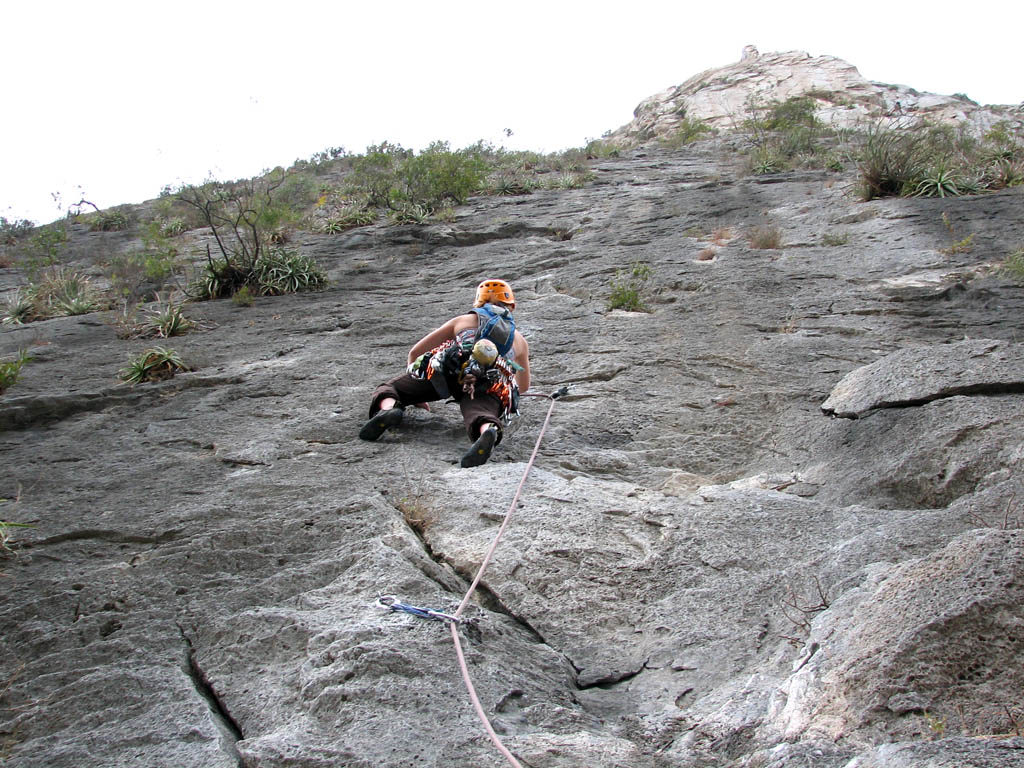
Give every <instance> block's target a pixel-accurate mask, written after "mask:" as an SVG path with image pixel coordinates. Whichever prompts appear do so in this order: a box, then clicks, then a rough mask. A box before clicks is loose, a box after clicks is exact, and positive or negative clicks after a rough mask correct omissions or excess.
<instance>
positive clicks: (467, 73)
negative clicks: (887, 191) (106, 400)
mask: <svg viewBox="0 0 1024 768" xmlns="http://www.w3.org/2000/svg"><path fill="white" fill-rule="evenodd" d="M694 6H695V7H694ZM975 9H976V10H975ZM1022 20H1024V6H1021V4H1020V2H1019V1H1018V2H987V3H979V4H978V5H977V6H968V5H965V4H963V3H960V4H957V5H955V6H951V5H950V6H947V5H944V4H940V3H936V2H928V3H925V2H900V0H888V1H887V2H876V1H875V0H862V1H861V2H858V3H835V4H831V3H826V2H823V1H822V0H816V1H815V2H770V0H761V2H745V1H743V2H740V1H737V0H732V1H731V2H723V1H722V0H718V2H714V1H713V2H707V3H694V4H692V5H691V4H690V3H682V2H673V0H633V1H632V2H618V3H605V2H601V0H590V1H589V2H576V0H571V1H567V2H559V0H548V1H547V2H535V1H534V0H522V1H521V2H488V1H487V0H477V1H476V2H466V1H464V0H456V1H453V2H444V1H443V0H433V2H430V0H419V1H418V2H410V1H408V0H390V2H372V3H371V2H358V3H357V2H345V1H344V0H336V1H335V2H332V3H328V2H311V1H306V0H290V2H275V3H269V2H261V0H249V1H248V2H235V1H234V0H205V1H204V2H196V1H195V0H175V2H159V3H157V2H146V0H132V2H115V1H113V0H111V1H105V0H93V2H90V3H82V2H58V1H55V0H49V1H48V0H34V2H29V0H12V2H10V3H8V4H6V7H5V9H4V11H3V14H2V15H0V24H2V29H3V35H2V37H3V41H2V43H0V78H2V81H3V89H2V91H0V93H2V95H0V99H2V103H3V112H2V116H0V215H2V216H6V217H7V218H8V219H13V218H29V219H32V220H34V221H37V222H40V223H42V222H48V221H52V220H53V219H56V218H58V217H60V216H61V215H62V214H63V213H64V211H65V210H66V208H67V206H68V205H70V204H71V203H74V202H77V201H78V200H79V199H80V198H81V197H82V196H84V197H85V198H86V199H88V200H91V201H92V202H94V203H96V204H97V205H98V206H99V207H101V208H105V207H108V206H112V205H117V204H120V203H136V202H141V201H142V200H146V199H149V198H153V197H156V196H157V194H159V191H160V189H161V188H162V187H163V186H164V185H166V184H172V185H176V184H179V183H182V182H199V181H202V180H203V179H205V178H206V177H208V176H210V175H212V176H213V177H214V178H217V179H222V180H223V179H231V178H240V177H246V176H252V175H254V174H256V173H259V172H260V171H261V170H263V169H265V168H270V167H273V166H276V165H284V166H288V165H290V164H291V163H292V162H293V161H294V160H295V159H297V158H307V157H309V156H310V155H312V154H313V153H314V152H317V151H319V150H321V149H324V148H326V147H330V146H343V147H345V148H346V149H347V150H349V151H350V152H353V153H362V152H363V151H365V149H366V147H367V145H369V144H373V143H379V142H381V141H383V140H385V139H387V140H389V141H391V142H395V143H399V144H401V145H402V146H404V147H406V148H408V149H416V150H419V149H422V148H424V147H425V146H426V145H427V144H429V143H430V142H431V141H434V140H436V139H442V140H447V141H450V142H451V144H452V147H453V148H461V147H464V146H467V145H469V144H471V143H473V142H474V141H476V140H478V139H485V140H488V141H491V142H492V143H494V144H496V145H504V146H506V147H508V148H510V149H533V150H540V151H555V150H559V149H565V148H567V147H573V146H581V145H583V144H584V143H585V142H586V141H587V140H588V139H590V138H598V137H600V136H601V134H602V133H604V132H605V131H607V130H611V129H615V128H618V127H619V126H621V125H624V124H625V123H627V122H629V121H630V120H631V119H632V113H633V109H634V107H635V106H636V105H637V104H638V103H639V102H640V101H641V100H643V99H644V98H646V97H648V96H651V95H653V94H655V93H657V92H659V91H661V90H664V89H665V88H668V87H670V86H673V85H677V84H679V83H681V82H683V81H684V80H686V79H688V78H689V77H690V76H692V75H695V74H697V73H698V72H701V71H703V70H705V69H710V68H712V67H719V66H723V65H725V64H729V63H731V62H734V61H738V60H739V58H740V52H741V50H742V48H743V46H744V45H748V44H751V45H755V46H757V48H758V49H759V50H760V51H761V52H762V53H767V52H770V51H786V50H802V51H807V52H808V53H810V54H812V55H814V56H819V55H831V56H838V57H839V58H842V59H845V60H846V61H848V62H849V63H851V64H853V65H854V66H856V67H857V68H858V69H859V70H860V72H861V74H862V75H863V76H864V77H866V78H868V79H869V80H877V81H881V82H886V83H899V84H903V85H909V86H911V87H913V88H916V89H917V90H919V91H927V92H933V93H942V94H952V93H966V94H967V95H968V96H970V97H971V98H973V99H974V100H976V101H979V102H981V103H983V104H1017V103H1020V102H1021V101H1022V100H1024V77H1022V75H1024V71H1022V70H1024V68H1022V67H1021V63H1020V62H1021V58H1020V39H1019V38H1020V30H1021V28H1022V23H1021V22H1022ZM506 128H508V129H511V130H512V132H513V135H512V137H511V138H506V137H505V136H504V134H503V130H504V129H506ZM53 193H58V194H59V195H60V199H61V205H60V206H58V205H57V204H56V203H55V201H54V199H53V197H52V194H53Z"/></svg>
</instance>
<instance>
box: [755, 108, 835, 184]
mask: <svg viewBox="0 0 1024 768" xmlns="http://www.w3.org/2000/svg"><path fill="white" fill-rule="evenodd" d="M815 108H816V102H815V100H814V99H812V98H810V97H807V96H798V97H793V98H790V99H787V100H786V101H772V102H770V103H768V104H758V103H756V102H751V103H748V105H747V118H746V119H745V120H744V121H743V123H742V129H743V130H744V131H745V132H746V133H747V134H748V137H749V141H750V145H751V155H752V157H751V159H750V161H749V164H748V166H749V170H750V172H751V173H754V174H757V175H764V174H769V173H778V172H779V171H784V170H786V169H787V168H789V167H794V166H808V165H812V166H815V167H825V164H826V163H827V162H828V160H827V159H823V157H822V155H823V149H822V147H821V146H820V139H821V138H822V137H824V136H827V135H832V134H833V131H831V130H830V129H829V128H828V127H827V126H825V125H824V124H823V123H822V122H821V121H820V120H819V119H818V118H817V117H816V116H815V114H814V111H815Z"/></svg>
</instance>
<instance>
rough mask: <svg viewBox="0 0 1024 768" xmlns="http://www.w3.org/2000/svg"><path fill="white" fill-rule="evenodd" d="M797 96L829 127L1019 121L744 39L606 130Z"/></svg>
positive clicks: (714, 115)
mask: <svg viewBox="0 0 1024 768" xmlns="http://www.w3.org/2000/svg"><path fill="white" fill-rule="evenodd" d="M800 96H806V97H810V98H812V99H814V103H815V106H816V109H815V114H816V115H817V117H818V118H819V119H820V120H822V121H823V122H824V123H826V124H827V125H831V126H834V127H835V128H864V127H865V126H867V125H871V124H889V123H899V124H901V125H908V124H913V123H914V122H917V121H921V120H930V121H934V122H937V123H954V124H959V123H963V124H965V125H967V126H969V127H970V128H971V130H973V131H974V132H976V133H983V132H985V131H987V130H989V129H990V128H992V127H993V126H994V125H996V124H997V123H999V122H1003V121H1005V122H1007V123H1009V124H1010V125H1013V126H1016V127H1018V128H1019V127H1020V126H1021V125H1022V124H1024V107H1022V106H1021V105H1017V106H1004V107H999V106H981V105H979V104H976V103H975V102H973V101H971V100H970V99H968V98H967V97H966V96H963V95H956V96H940V95H938V94H934V93H919V92H918V91H915V90H914V89H913V88H908V87H906V86H903V85H888V84H885V83H876V82H872V81H869V80H866V79H864V77H862V76H861V74H860V72H858V71H857V68H856V67H854V66H853V65H852V64H849V63H847V62H845V61H843V60H842V59H838V58H836V57H835V56H811V55H810V54H808V53H805V52H803V51H785V52H780V53H764V54H761V53H758V51H757V49H756V48H754V46H750V45H748V46H747V47H746V48H744V49H743V56H742V58H741V59H740V61H738V62H736V63H735V64H729V65H727V66H724V67H718V68H715V69H709V70H706V71H704V72H701V73H700V74H698V75H694V76H693V77H691V78H690V79H689V80H687V81H686V82H684V83H682V84H681V85H677V86H675V87H673V88H668V89H666V90H664V91H662V92H661V93H657V94H655V95H653V96H650V97H649V98H647V99H644V100H643V101H642V102H640V104H639V105H638V106H637V108H636V110H635V111H634V113H633V120H632V121H631V122H630V123H628V124H627V125H624V126H622V127H621V128H619V129H618V130H616V131H613V132H612V133H611V134H610V135H609V137H608V138H609V139H610V140H611V141H613V142H618V143H620V144H634V143H637V142H645V141H647V140H649V139H654V138H665V137H669V136H671V135H672V134H673V133H675V132H676V131H677V130H678V129H679V127H680V125H681V123H682V122H683V120H684V119H690V120H702V121H704V122H706V123H707V124H708V125H709V126H710V127H712V128H719V129H723V130H728V129H730V128H735V127H737V126H739V125H741V124H742V123H743V121H744V120H745V119H746V118H747V117H748V116H749V115H750V114H751V113H750V109H751V106H753V105H758V104H760V105H764V104H768V103H770V102H772V101H786V100H787V99H790V98H794V97H800Z"/></svg>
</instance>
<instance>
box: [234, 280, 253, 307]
mask: <svg viewBox="0 0 1024 768" xmlns="http://www.w3.org/2000/svg"><path fill="white" fill-rule="evenodd" d="M254 301H255V297H254V296H253V295H252V289H251V288H250V287H249V286H248V285H243V286H242V287H241V288H239V289H238V290H237V291H235V295H234V296H232V297H231V302H232V303H233V304H234V305H235V306H238V307H251V306H252V305H253V302H254Z"/></svg>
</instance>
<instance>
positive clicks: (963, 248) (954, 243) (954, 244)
mask: <svg viewBox="0 0 1024 768" xmlns="http://www.w3.org/2000/svg"><path fill="white" fill-rule="evenodd" d="M942 224H943V226H945V228H946V231H947V232H949V239H950V245H949V247H948V248H940V249H939V253H944V254H946V255H947V256H953V255H955V254H958V253H969V252H970V250H971V248H972V247H973V246H972V245H971V243H972V242H973V241H974V233H973V232H972V233H971V234H969V235H967V236H966V237H964V238H962V239H960V240H957V239H956V237H957V236H956V227H955V226H953V222H952V220H951V219H950V218H949V214H948V213H946V212H945V211H943V213H942Z"/></svg>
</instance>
